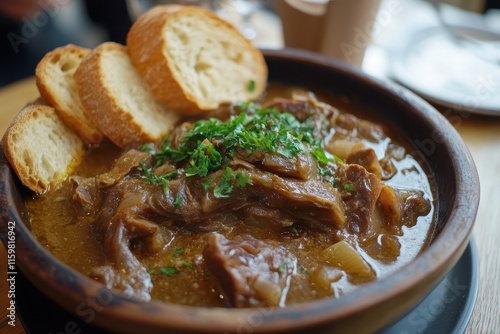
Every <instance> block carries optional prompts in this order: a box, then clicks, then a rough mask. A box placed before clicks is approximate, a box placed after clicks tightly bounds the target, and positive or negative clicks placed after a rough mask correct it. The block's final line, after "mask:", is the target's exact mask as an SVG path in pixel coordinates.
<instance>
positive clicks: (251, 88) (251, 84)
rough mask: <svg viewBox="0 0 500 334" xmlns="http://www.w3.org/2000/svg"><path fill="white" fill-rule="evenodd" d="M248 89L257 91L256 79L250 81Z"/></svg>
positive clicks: (251, 91)
mask: <svg viewBox="0 0 500 334" xmlns="http://www.w3.org/2000/svg"><path fill="white" fill-rule="evenodd" d="M248 91H249V92H250V93H253V92H254V91H255V80H250V81H248Z"/></svg>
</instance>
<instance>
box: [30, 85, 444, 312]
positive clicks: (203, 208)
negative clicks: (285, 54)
mask: <svg viewBox="0 0 500 334" xmlns="http://www.w3.org/2000/svg"><path fill="white" fill-rule="evenodd" d="M289 92H291V93H289ZM277 95H279V96H281V97H275V96H277ZM318 96H319V95H318ZM321 101H329V100H328V98H323V97H322V98H321ZM332 104H335V105H337V106H338V108H336V107H333V106H332ZM348 111H356V107H355V106H353V105H351V104H350V103H344V102H342V101H341V100H339V99H336V100H332V102H328V104H327V103H326V102H320V99H318V98H317V97H316V95H314V94H312V93H310V92H306V91H303V90H298V89H295V88H293V89H292V88H290V87H286V88H283V87H281V86H279V85H275V86H271V87H270V88H269V92H268V95H267V97H266V98H264V99H263V100H262V101H260V102H259V104H255V103H242V104H236V105H230V106H224V107H223V108H220V109H219V110H216V111H213V112H212V113H210V114H209V115H207V116H206V117H205V118H204V119H201V120H193V119H187V120H185V122H184V123H182V124H180V125H179V126H178V127H177V128H176V129H174V130H173V131H172V133H171V134H170V135H169V136H168V137H167V138H165V140H163V141H162V142H160V143H145V145H143V146H142V147H134V148H130V149H128V150H124V151H121V150H120V149H118V148H116V147H114V146H113V145H111V144H106V145H103V146H102V147H100V148H97V149H94V150H93V151H92V152H90V153H89V155H88V157H87V158H86V159H85V161H84V162H83V164H82V165H81V166H80V167H79V168H78V170H77V171H76V173H75V174H74V175H72V176H71V177H69V178H68V180H67V181H65V182H64V184H62V186H61V187H58V188H57V189H53V190H51V191H49V192H47V193H45V194H43V195H40V196H36V197H29V198H26V205H27V209H28V213H29V217H30V228H31V230H32V232H33V234H34V235H35V237H36V238H38V240H39V241H40V242H41V243H42V244H43V245H44V246H45V247H46V248H47V249H48V250H49V251H51V252H52V253H53V254H54V255H55V256H56V257H58V258H59V259H61V260H62V261H63V262H64V263H66V264H68V265H70V266H72V267H73V268H75V269H76V270H78V271H80V272H82V273H84V274H86V275H88V276H89V277H91V278H93V279H95V280H98V281H100V282H102V283H103V284H105V285H106V286H108V287H109V288H114V289H117V290H120V291H122V292H123V293H125V294H126V295H128V296H133V297H136V298H139V299H141V300H145V301H147V300H150V299H156V300H160V301H164V302H172V303H179V304H185V305H193V306H220V307H257V306H277V307H283V306H285V305H290V304H294V303H300V302H304V301H308V300H314V299H318V298H324V297H339V296H342V295H343V294H345V293H348V292H349V291H352V290H353V289H355V288H356V287H357V286H359V285H363V284H367V283H369V282H371V281H373V280H376V279H379V278H382V277H384V276H387V275H389V274H390V273H391V272H393V271H394V270H396V269H397V268H400V267H401V266H403V265H405V264H406V263H408V262H410V261H411V260H412V259H413V258H415V257H416V256H417V255H418V253H419V252H420V251H421V250H422V249H423V248H424V247H425V246H426V245H427V243H428V240H429V238H430V236H431V235H432V233H433V217H434V206H433V203H434V198H435V196H434V194H433V190H432V189H433V185H432V183H431V181H429V178H428V176H427V174H426V172H425V166H423V165H422V164H420V163H419V162H418V157H417V156H412V155H411V154H410V153H409V152H411V146H409V145H406V144H405V142H404V140H401V139H397V138H399V136H398V135H397V133H395V132H391V131H389V130H388V129H387V127H385V126H383V125H380V122H373V121H368V120H363V119H361V118H359V117H357V116H354V115H353V114H352V113H350V112H348Z"/></svg>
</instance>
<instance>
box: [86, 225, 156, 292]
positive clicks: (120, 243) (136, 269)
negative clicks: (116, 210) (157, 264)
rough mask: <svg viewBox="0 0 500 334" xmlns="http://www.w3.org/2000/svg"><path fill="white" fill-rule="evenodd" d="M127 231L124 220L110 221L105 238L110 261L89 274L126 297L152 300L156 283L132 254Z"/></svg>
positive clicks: (105, 246) (105, 247)
mask: <svg viewBox="0 0 500 334" xmlns="http://www.w3.org/2000/svg"><path fill="white" fill-rule="evenodd" d="M128 234H129V233H128V230H127V229H126V228H125V225H124V224H123V223H121V222H117V223H115V224H109V226H108V229H107V230H106V235H105V241H104V251H105V252H106V255H107V262H108V264H107V265H104V266H102V267H98V268H95V269H94V270H92V271H91V272H90V273H89V276H90V277H91V278H93V279H95V280H97V281H99V282H101V283H103V284H105V285H106V287H108V288H109V289H112V288H115V289H118V290H120V291H122V292H123V293H124V294H126V295H127V296H132V297H135V298H138V299H140V300H142V301H149V300H150V299H151V296H150V294H149V293H150V291H151V289H152V288H153V283H152V282H151V277H150V275H149V274H148V273H147V270H146V268H145V267H144V266H143V265H142V264H141V263H140V262H139V260H138V259H137V258H136V257H135V256H134V254H132V252H131V250H130V248H129V241H130V237H129V236H128Z"/></svg>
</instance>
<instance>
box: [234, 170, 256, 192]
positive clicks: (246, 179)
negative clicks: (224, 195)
mask: <svg viewBox="0 0 500 334" xmlns="http://www.w3.org/2000/svg"><path fill="white" fill-rule="evenodd" d="M247 184H252V179H251V178H250V176H248V175H245V174H243V173H242V172H238V173H236V186H237V187H238V188H243V187H244V186H246V185H247Z"/></svg>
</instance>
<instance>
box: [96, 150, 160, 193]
mask: <svg viewBox="0 0 500 334" xmlns="http://www.w3.org/2000/svg"><path fill="white" fill-rule="evenodd" d="M150 156H151V154H150V153H149V152H142V151H138V150H134V149H131V150H128V151H127V152H126V153H125V154H123V155H121V156H120V157H119V158H118V159H117V160H116V162H115V163H114V165H113V168H112V169H111V170H110V171H109V172H107V173H104V174H101V175H99V176H98V177H97V179H98V180H99V186H100V187H109V186H112V185H115V184H116V183H118V182H119V181H120V180H122V179H123V178H124V177H125V176H126V175H127V174H129V173H130V172H131V171H132V169H133V168H135V167H137V166H139V163H140V162H141V161H145V160H146V159H148V158H149V157H150Z"/></svg>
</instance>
